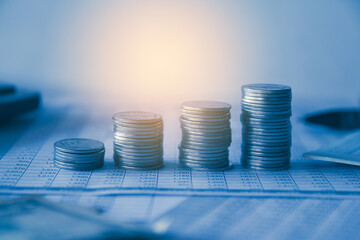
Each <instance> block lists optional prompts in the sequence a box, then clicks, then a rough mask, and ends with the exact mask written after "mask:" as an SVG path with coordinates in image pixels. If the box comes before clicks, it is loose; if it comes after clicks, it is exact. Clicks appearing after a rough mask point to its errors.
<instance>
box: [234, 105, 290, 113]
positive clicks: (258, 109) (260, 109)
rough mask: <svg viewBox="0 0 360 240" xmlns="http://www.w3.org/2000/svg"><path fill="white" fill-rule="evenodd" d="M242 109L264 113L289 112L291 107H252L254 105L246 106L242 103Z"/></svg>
mask: <svg viewBox="0 0 360 240" xmlns="http://www.w3.org/2000/svg"><path fill="white" fill-rule="evenodd" d="M241 109H242V110H247V111H253V112H264V113H273V112H291V108H288V107H281V108H280V107H271V108H270V107H254V106H247V105H245V104H242V106H241Z"/></svg>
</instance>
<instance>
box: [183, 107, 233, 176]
mask: <svg viewBox="0 0 360 240" xmlns="http://www.w3.org/2000/svg"><path fill="white" fill-rule="evenodd" d="M230 108H231V106H230V105H229V104H227V103H223V102H214V101H190V102H185V103H183V104H182V106H181V116H180V123H181V129H182V141H181V144H180V145H179V160H180V164H181V165H183V166H184V167H190V168H194V169H199V170H208V169H214V170H224V169H227V168H229V150H228V148H229V146H230V144H231V129H230V118H231V115H230Z"/></svg>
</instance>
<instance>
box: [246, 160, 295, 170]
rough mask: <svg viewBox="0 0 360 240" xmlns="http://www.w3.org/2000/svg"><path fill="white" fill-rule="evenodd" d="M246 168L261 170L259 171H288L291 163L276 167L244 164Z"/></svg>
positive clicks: (276, 165)
mask: <svg viewBox="0 0 360 240" xmlns="http://www.w3.org/2000/svg"><path fill="white" fill-rule="evenodd" d="M242 165H243V166H244V167H245V168H252V169H259V170H264V169H266V170H286V169H288V168H289V167H290V163H282V164H275V165H263V164H261V163H251V162H242Z"/></svg>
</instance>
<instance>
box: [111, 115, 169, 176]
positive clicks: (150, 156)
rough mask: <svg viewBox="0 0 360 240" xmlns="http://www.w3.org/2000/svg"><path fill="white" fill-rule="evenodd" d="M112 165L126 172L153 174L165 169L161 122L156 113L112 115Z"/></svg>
mask: <svg viewBox="0 0 360 240" xmlns="http://www.w3.org/2000/svg"><path fill="white" fill-rule="evenodd" d="M113 121H114V162H115V165H116V166H118V167H122V168H127V169H136V170H154V169H159V168H161V167H163V166H164V160H163V129H164V126H163V120H162V117H161V116H160V115H158V114H155V113H148V112H121V113H116V114H114V115H113Z"/></svg>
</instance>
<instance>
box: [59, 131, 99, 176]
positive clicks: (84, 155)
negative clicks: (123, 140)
mask: <svg viewBox="0 0 360 240" xmlns="http://www.w3.org/2000/svg"><path fill="white" fill-rule="evenodd" d="M104 155H105V147H104V144H103V143H102V142H100V141H97V140H92V139H85V138H70V139H64V140H60V141H57V142H56V143H55V144H54V164H55V166H57V167H59V168H63V169H68V170H93V169H96V168H100V167H102V166H103V165H104Z"/></svg>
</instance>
